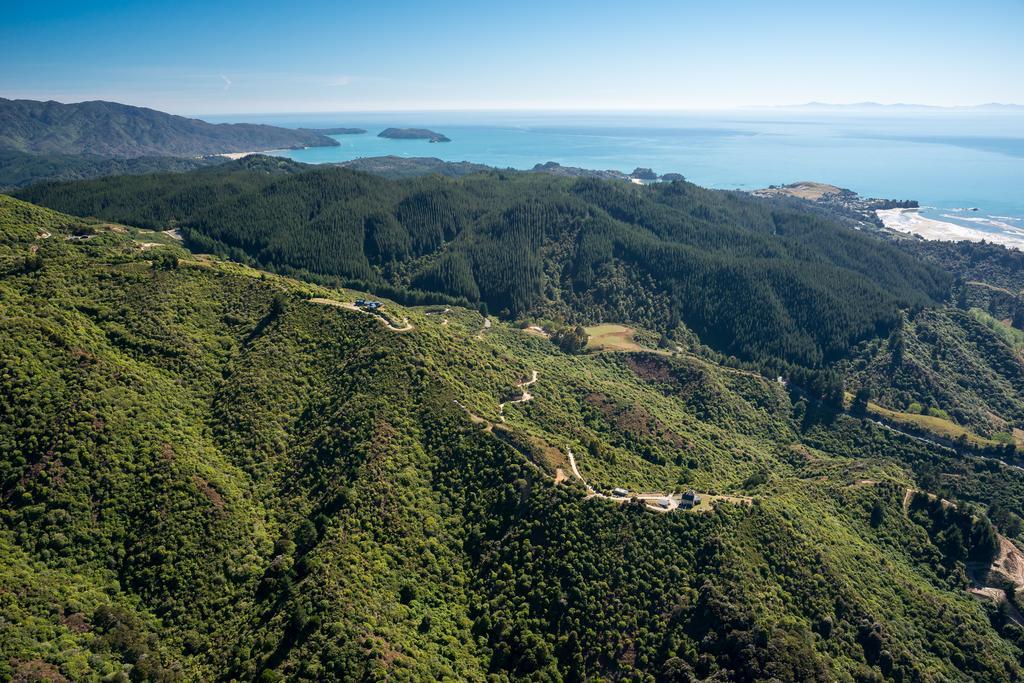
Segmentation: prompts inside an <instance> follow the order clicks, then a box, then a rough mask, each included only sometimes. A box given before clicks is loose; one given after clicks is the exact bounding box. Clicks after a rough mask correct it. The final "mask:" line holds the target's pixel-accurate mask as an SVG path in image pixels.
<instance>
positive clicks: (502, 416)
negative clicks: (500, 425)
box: [498, 370, 537, 422]
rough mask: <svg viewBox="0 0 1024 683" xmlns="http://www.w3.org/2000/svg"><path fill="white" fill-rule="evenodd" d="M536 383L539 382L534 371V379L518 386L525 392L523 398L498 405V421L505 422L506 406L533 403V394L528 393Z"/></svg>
mask: <svg viewBox="0 0 1024 683" xmlns="http://www.w3.org/2000/svg"><path fill="white" fill-rule="evenodd" d="M536 382H537V371H536V370H534V371H533V377H531V378H530V379H529V380H528V381H526V382H520V383H519V384H517V385H516V386H518V387H520V388H521V389H522V390H523V395H522V396H520V397H519V398H517V399H514V400H512V401H505V402H504V403H499V404H498V419H500V420H501V421H502V422H504V421H505V406H507V405H508V404H510V403H526V402H527V401H532V400H533V394H531V393H530V392H529V391H528V389H529V387H530V386H531V385H533V384H535V383H536Z"/></svg>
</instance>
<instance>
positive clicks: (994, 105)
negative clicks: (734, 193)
mask: <svg viewBox="0 0 1024 683" xmlns="http://www.w3.org/2000/svg"><path fill="white" fill-rule="evenodd" d="M777 108H778V109H936V110H956V111H1024V105H1021V104H1003V103H1000V102H986V103H985V104H972V105H956V106H950V107H944V106H939V105H935V104H913V103H905V102H897V103H895V104H882V103H880V102H853V103H848V104H836V103H832V102H806V103H804V104H786V105H780V106H779V107H777Z"/></svg>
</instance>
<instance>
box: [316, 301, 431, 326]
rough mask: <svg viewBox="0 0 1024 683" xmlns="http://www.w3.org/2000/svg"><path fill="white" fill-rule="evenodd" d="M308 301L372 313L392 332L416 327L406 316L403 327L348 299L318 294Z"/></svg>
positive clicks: (403, 319) (367, 313)
mask: <svg viewBox="0 0 1024 683" xmlns="http://www.w3.org/2000/svg"><path fill="white" fill-rule="evenodd" d="M306 301H308V302H309V303H311V304H322V305H324V306H336V307H338V308H344V309H347V310H349V311H355V312H357V313H362V314H364V315H371V316H373V317H374V318H376V319H377V320H379V321H380V322H381V324H383V325H384V327H386V328H387V329H389V330H391V331H392V332H411V331H412V330H414V329H416V328H415V326H413V324H412V323H410V322H409V319H408V318H405V317H403V318H402V327H395V326H394V325H392V324H391V321H390V320H388V319H387V318H385V317H384V316H383V315H381V314H380V313H376V312H373V311H367V310H364V309H362V308H359V307H358V306H356V305H355V304H353V303H350V302H348V301H337V300H335V299H325V298H323V297H318V296H316V297H313V298H312V299H306Z"/></svg>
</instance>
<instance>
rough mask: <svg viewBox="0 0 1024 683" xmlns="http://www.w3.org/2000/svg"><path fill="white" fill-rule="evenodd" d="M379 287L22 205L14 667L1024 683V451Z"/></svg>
mask: <svg viewBox="0 0 1024 683" xmlns="http://www.w3.org/2000/svg"><path fill="white" fill-rule="evenodd" d="M287 168H288V167H286V166H285V167H281V168H279V169H278V171H286V170H287ZM268 170H270V169H268ZM271 177H276V178H278V179H283V178H288V177H289V176H284V175H278V176H271ZM291 177H295V176H291ZM361 178H362V177H361ZM361 182H369V181H366V180H365V178H364V179H363V180H362V181H361ZM273 187H275V186H274V185H267V186H266V187H265V188H264V192H271V191H273V190H272V188H273ZM569 187H570V190H569V191H571V188H572V186H571V185H570V186H569ZM485 189H487V190H488V191H494V188H493V186H492V185H487V184H485V185H481V186H480V188H479V191H480V192H483V191H484V190H485ZM395 192H398V190H395ZM560 192H562V193H563V194H564V192H563V191H561V190H560ZM559 196H562V195H559ZM595 211H596V210H595ZM464 229H468V228H464ZM360 296H363V297H365V296H367V295H366V294H365V293H362V292H353V291H342V290H336V289H331V288H326V287H322V286H319V285H316V284H312V283H308V282H303V281H297V280H293V279H290V278H286V277H282V276H280V275H275V274H271V273H266V272H261V271H257V270H254V269H251V268H248V267H245V266H242V265H239V264H236V263H232V262H229V261H222V260H220V259H217V258H215V257H208V256H196V255H193V254H191V253H189V252H187V251H186V250H184V249H182V248H181V247H180V246H179V244H178V243H177V242H176V241H175V240H174V239H172V238H171V237H170V236H167V235H161V234H159V233H154V232H148V231H141V230H136V229H132V228H124V227H123V226H119V225H110V224H104V223H101V222H95V223H87V222H85V221H82V220H80V219H75V218H72V217H69V216H64V215H61V214H57V213H55V212H52V211H49V210H46V209H42V208H40V207H37V206H32V205H30V204H26V203H24V202H19V201H17V200H15V199H12V198H10V197H6V196H0V302H2V311H3V315H0V379H2V381H0V680H4V681H6V680H12V681H41V680H47V681H104V680H110V681H124V680H131V681H162V682H167V683H171V682H175V683H177V682H179V681H265V682H274V681H285V680H286V681H328V682H330V681H392V680H394V681H438V680H445V681H447V680H452V681H471V682H473V683H485V682H487V683H512V681H552V682H553V681H564V682H566V683H570V682H572V683H578V682H581V681H588V680H605V681H619V682H622V683H648V682H649V681H665V682H667V683H679V682H693V681H703V682H706V683H712V682H715V681H718V682H721V681H772V680H776V681H821V682H824V681H882V680H892V681H967V680H970V681H978V682H979V683H982V682H985V683H989V682H990V683H996V682H999V683H1001V682H1002V681H1008V680H1010V681H1012V680H1020V679H1021V676H1022V669H1021V662H1022V661H1024V628H1021V626H1020V620H1019V617H1018V615H1019V612H1018V606H1019V605H1020V598H1019V595H1020V594H1021V591H1020V590H1019V589H1020V588H1021V587H1024V582H1022V581H1021V579H1020V577H1019V576H1011V575H1009V574H1008V573H1007V572H1012V565H1011V563H1004V564H1003V566H1005V567H1006V568H1005V569H1003V570H1000V571H998V572H994V573H993V576H992V577H991V578H985V577H984V576H980V575H979V574H976V573H975V572H976V571H977V570H978V569H980V570H981V573H982V574H983V573H984V568H985V567H986V566H988V563H989V562H990V561H991V560H992V559H993V557H994V556H995V555H996V554H998V553H1001V552H1006V549H1007V547H1008V546H1009V547H1012V545H1010V544H1011V542H1020V541H1021V540H1022V536H1021V534H1022V524H1021V516H1022V515H1024V507H1022V504H1021V501H1022V500H1024V497H1022V496H1024V493H1022V492H1024V470H1021V469H1020V468H1014V467H1008V466H1004V465H1002V464H1001V463H1000V462H998V461H996V460H992V459H983V458H981V457H977V456H975V455H972V454H970V453H963V454H958V453H955V452H952V451H950V450H949V449H947V448H943V447H941V446H936V445H934V444H932V443H930V442H928V441H923V440H920V439H915V438H910V437H906V436H904V435H901V434H899V433H897V432H895V431H893V430H890V429H885V428H882V427H880V426H878V425H876V424H874V423H873V422H871V421H869V420H862V419H859V418H857V417H855V416H851V415H849V414H843V413H837V412H835V411H833V410H825V409H822V408H821V406H819V405H818V404H816V403H815V402H813V401H808V400H807V399H806V398H805V397H803V396H802V395H801V394H800V393H799V392H795V391H792V392H791V391H787V389H786V387H784V386H782V385H780V384H779V383H778V382H776V381H775V380H774V379H772V378H764V377H760V376H758V375H756V374H754V373H750V372H744V371H740V370H737V369H734V368H729V367H723V366H721V365H718V364H716V363H714V362H710V361H709V360H707V359H704V358H701V357H699V356H696V355H694V354H691V353H689V352H687V351H684V352H679V353H674V354H669V353H667V352H651V351H646V352H645V351H644V350H643V347H637V349H638V350H637V351H635V352H622V353H600V352H591V353H583V354H576V355H570V354H567V353H563V352H562V351H561V350H560V349H559V347H557V346H556V345H554V344H552V343H551V342H550V341H549V340H546V339H542V338H540V337H538V336H536V335H532V334H527V333H526V331H524V330H519V329H515V328H514V327H513V326H511V325H506V324H504V323H502V322H501V321H494V322H493V324H491V325H490V326H489V327H483V326H482V319H481V316H480V315H479V313H477V312H476V311H473V310H470V309H465V308H459V307H455V306H453V307H451V308H450V310H447V311H445V312H444V313H443V314H441V313H440V312H439V311H437V310H431V309H425V308H417V307H405V306H400V305H398V304H396V303H394V302H391V301H386V302H385V309H384V310H385V314H386V315H388V316H392V317H393V318H395V319H398V320H403V319H406V320H408V323H409V324H408V326H407V327H404V328H403V329H404V330H405V331H400V332H396V331H393V330H391V329H389V328H388V327H386V326H384V325H382V324H381V321H380V320H379V319H377V318H375V317H374V316H372V315H369V314H367V313H364V312H359V311H356V310H347V309H346V308H345V307H344V306H343V305H342V304H343V302H351V301H352V300H353V299H354V298H356V297H360ZM332 302H333V303H335V304H338V305H329V304H331V303H332ZM919 331H920V332H921V333H922V334H920V335H917V336H920V337H921V339H922V341H923V337H924V334H923V333H924V332H925V330H924V328H923V327H922V328H921V329H920V330H919ZM645 334H646V333H645ZM648 336H649V335H648ZM907 346H908V356H917V355H918V353H919V352H918V350H917V349H916V348H910V347H916V346H917V344H916V342H912V341H908V344H907ZM920 353H921V355H922V357H926V356H927V351H922V352H920ZM911 360H912V359H911ZM946 367H949V366H946ZM527 377H532V378H533V380H535V381H531V385H530V386H529V391H530V395H531V396H532V399H531V400H530V401H528V402H527V401H525V400H524V401H522V402H520V403H506V404H504V405H503V406H502V405H499V401H504V400H507V399H506V398H503V397H505V396H509V395H512V394H515V395H522V391H523V390H524V389H523V386H522V383H523V381H524V378H527ZM570 453H575V456H574V459H573V460H569V459H568V458H570V457H572V456H571V455H570ZM581 480H582V481H581ZM588 485H589V486H591V487H593V489H594V490H596V491H598V492H601V493H603V494H605V495H608V494H609V492H610V491H611V489H612V487H618V486H622V487H626V488H628V489H629V490H631V491H662V492H669V491H672V490H677V491H678V490H686V489H687V488H691V487H692V488H693V489H695V490H697V491H699V492H700V493H701V495H702V496H703V500H702V501H701V503H700V504H699V505H698V507H697V509H695V510H689V511H687V510H678V509H677V510H673V511H670V512H666V511H664V510H663V509H662V508H660V507H658V505H657V504H656V503H657V498H654V499H650V500H648V502H647V503H646V504H645V503H644V502H643V501H642V500H640V499H637V500H634V501H628V500H625V499H621V498H618V499H616V498H612V499H609V498H603V497H599V496H597V495H591V494H589V493H588V489H587V488H586V487H587V486H588ZM915 491H920V492H918V493H915ZM678 498H679V496H678V493H677V494H676V496H675V497H674V499H675V500H678ZM993 525H996V526H993ZM996 529H998V531H999V532H1000V533H1001V534H1003V537H999V536H996ZM1013 552H1014V553H1015V554H1014V555H1013V556H1012V557H1011V558H1010V559H1011V560H1012V561H1013V562H1019V561H1021V559H1022V558H1021V555H1020V554H1019V551H1017V550H1014V551H1013ZM972 579H975V580H981V581H985V582H988V583H986V584H985V585H986V586H987V588H985V591H987V592H982V597H984V595H988V596H989V597H991V598H996V597H998V596H1003V595H1004V593H1003V592H1002V591H1001V590H999V588H998V586H999V585H1002V584H1001V583H997V582H1003V581H1009V582H1012V584H1013V585H1014V586H1016V587H1017V589H1018V590H1017V591H1016V593H1015V592H1014V591H1013V590H1010V591H1008V593H1009V598H1008V599H1007V601H1004V602H1003V603H1002V606H1001V607H999V606H997V604H996V603H994V602H988V601H985V602H983V601H980V600H976V599H974V598H972V597H971V596H970V594H969V593H968V592H967V590H968V589H969V588H971V587H972V586H974V584H973V583H972ZM989 584H992V585H989ZM976 590H977V588H976ZM1000 599H1001V598H1000Z"/></svg>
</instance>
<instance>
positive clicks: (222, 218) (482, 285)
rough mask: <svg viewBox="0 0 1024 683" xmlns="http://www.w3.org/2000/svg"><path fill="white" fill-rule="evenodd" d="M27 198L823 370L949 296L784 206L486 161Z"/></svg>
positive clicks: (272, 166) (427, 295) (263, 258)
mask: <svg viewBox="0 0 1024 683" xmlns="http://www.w3.org/2000/svg"><path fill="white" fill-rule="evenodd" d="M18 196H20V197H21V198H23V199H26V200H29V201H32V202H36V203H39V204H42V205H45V206H49V207H51V208H55V209H57V210H60V211H65V212H67V213H71V214H74V215H80V216H93V217H98V218H103V219H105V220H113V221H119V222H122V223H126V224H130V225H135V226H139V227H145V228H150V229H158V230H165V229H171V228H177V229H178V230H180V231H181V233H182V234H183V235H184V237H185V239H186V243H187V245H188V246H189V247H190V248H192V249H194V250H197V251H201V252H208V253H213V254H217V255H219V256H222V257H229V258H232V259H234V260H237V261H240V262H244V263H249V264H252V265H256V266H259V267H261V268H266V269H268V270H271V271H274V272H279V273H283V274H290V275H298V276H300V277H305V278H307V279H313V280H315V281H318V282H321V283H324V284H334V285H349V286H354V287H358V288H360V289H367V290H370V291H377V292H381V293H384V294H387V295H391V296H395V297H396V298H399V299H400V300H403V301H406V302H408V303H417V302H419V303H425V302H429V301H433V302H437V303H462V304H465V305H471V306H475V307H480V308H481V310H487V311H489V312H491V313H495V314H499V315H500V316H501V317H503V318H515V317H521V316H524V315H542V316H547V317H553V318H558V319H562V320H564V321H566V322H569V323H573V324H575V323H589V322H596V321H601V320H618V321H625V322H631V323H637V324H640V325H642V326H645V327H647V328H650V329H653V330H657V331H659V332H663V333H666V334H669V335H676V334H678V333H680V331H681V329H682V327H681V326H685V328H687V329H688V330H691V331H692V332H694V333H696V334H697V335H698V337H699V338H700V339H701V340H702V341H703V342H704V343H705V344H707V345H708V346H710V347H712V348H714V349H715V350H717V351H719V352H721V353H724V354H727V355H733V356H736V357H739V358H741V359H744V360H748V361H776V362H783V361H784V362H786V363H793V364H797V365H800V366H804V367H811V368H816V367H821V366H822V365H824V364H827V363H829V362H831V361H834V360H836V359H838V358H840V357H842V356H844V355H845V354H846V353H847V351H848V349H849V348H850V347H851V346H853V345H855V344H856V343H858V342H860V341H862V340H865V339H870V338H876V337H885V336H887V335H889V334H890V333H891V331H892V330H893V329H894V328H895V326H896V325H897V324H898V322H899V321H900V316H901V311H903V310H911V309H920V308H922V307H926V306H930V305H934V304H935V303H936V302H938V301H941V300H943V299H945V298H946V297H948V296H949V292H950V285H951V278H950V276H949V275H948V274H947V272H946V271H945V270H943V269H942V268H940V267H938V266H936V265H933V264H931V263H928V262H926V261H924V260H922V259H920V258H915V257H912V256H908V255H907V254H906V253H905V252H904V251H902V250H901V249H899V248H897V247H896V246H894V245H892V244H889V243H887V242H885V241H882V240H879V239H876V238H874V237H872V236H870V235H867V234H862V233H859V232H857V231H855V230H851V229H849V227H848V226H847V225H845V224H843V223H842V222H840V221H839V220H837V219H833V218H830V217H828V216H825V215H823V214H820V213H816V212H813V211H810V210H808V209H807V208H805V206H804V205H802V204H798V203H794V202H788V203H787V202H784V201H782V200H766V199H758V198H753V197H750V196H749V195H746V194H744V193H738V192H719V191H709V190H705V189H702V188H699V187H697V186H695V185H692V184H689V183H686V182H685V181H675V182H667V183H659V184H657V185H654V186H648V187H638V186H635V185H631V184H628V183H622V182H614V181H602V180H597V179H592V178H580V179H573V178H559V177H552V176H548V175H538V174H527V173H516V172H498V171H490V172H483V173H478V174H474V175H471V176H467V177H464V178H459V179H446V178H441V177H437V176H431V177H425V178H415V179H406V180H401V181H392V180H387V179H383V178H380V177H376V176H370V175H366V174H362V173H358V172H355V171H351V170H347V169H343V168H310V167H305V166H301V165H298V164H294V163H293V162H290V161H287V160H282V159H274V158H269V157H250V158H247V159H243V160H240V161H238V162H234V163H230V164H224V165H220V166H216V167H212V168H206V169H201V170H199V171H195V172H190V173H183V174H155V175H146V176H137V177H127V176H124V177H112V178H104V179H100V180H95V181H90V182H81V183H71V184H49V185H37V186H35V187H32V188H29V189H27V190H24V191H22V192H21V193H20V194H19V195H18Z"/></svg>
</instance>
